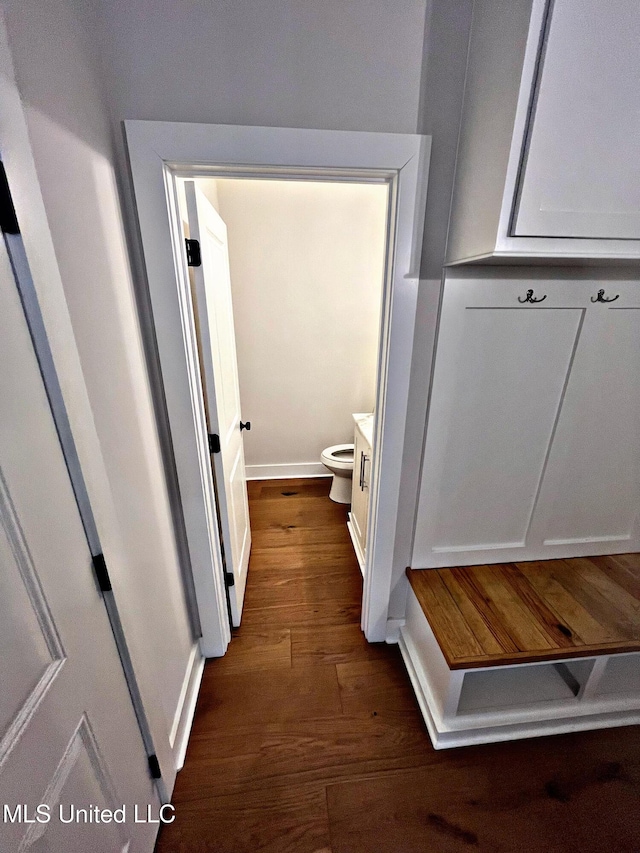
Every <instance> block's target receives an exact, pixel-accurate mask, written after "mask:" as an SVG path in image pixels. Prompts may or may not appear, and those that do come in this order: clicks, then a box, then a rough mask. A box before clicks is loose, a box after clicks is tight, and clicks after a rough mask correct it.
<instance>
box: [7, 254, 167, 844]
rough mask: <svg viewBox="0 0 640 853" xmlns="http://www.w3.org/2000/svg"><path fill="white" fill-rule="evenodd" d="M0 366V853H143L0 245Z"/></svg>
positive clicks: (144, 830) (137, 783)
mask: <svg viewBox="0 0 640 853" xmlns="http://www.w3.org/2000/svg"><path fill="white" fill-rule="evenodd" d="M0 364H2V369H1V370H0V411H1V412H2V417H1V418H0V808H1V809H2V810H3V812H2V814H0V849H1V850H2V851H3V853H14V852H16V851H23V850H27V849H28V850H30V851H38V853H40V851H42V853H45V851H58V850H60V851H62V850H64V851H65V853H86V851H88V850H96V851H97V850H104V851H113V853H124V851H128V853H150V851H151V850H152V848H153V843H154V836H155V831H156V829H157V826H156V827H154V826H153V825H149V824H136V823H134V821H133V817H134V815H133V809H134V806H135V805H136V804H138V806H139V807H141V813H142V814H146V805H145V804H151V805H152V807H153V810H154V812H155V813H157V807H158V796H157V793H156V790H155V787H154V784H153V782H152V780H151V778H150V774H149V770H148V766H147V756H146V753H145V749H144V746H143V742H142V738H141V735H140V730H139V728H138V724H137V721H136V718H135V714H134V711H133V707H132V704H131V700H130V697H129V691H128V689H127V684H126V681H125V677H124V673H123V671H122V667H121V664H120V659H119V656H118V652H117V649H116V644H115V640H114V638H113V634H112V632H111V627H110V625H109V620H108V617H107V612H106V609H105V605H104V601H103V599H102V595H101V593H100V591H99V589H98V586H97V583H96V580H95V577H94V572H93V568H92V560H91V554H90V551H89V548H88V545H87V540H86V538H85V533H84V530H83V527H82V523H81V520H80V514H79V512H78V508H77V505H76V502H75V497H74V494H73V491H72V487H71V482H70V479H69V476H68V472H67V468H66V465H65V460H64V456H63V454H62V450H61V447H60V444H59V441H58V436H57V433H56V428H55V425H54V422H53V417H52V414H51V410H50V408H49V403H48V400H47V396H46V392H45V389H44V384H43V382H42V378H41V374H40V370H39V367H38V363H37V360H36V356H35V352H34V349H33V347H32V343H31V338H30V335H29V330H28V327H27V323H26V319H25V316H24V313H23V311H22V306H21V304H20V299H19V295H18V290H17V286H16V283H15V280H14V278H13V273H12V270H11V267H10V265H9V258H8V256H7V252H6V248H5V244H4V242H3V241H2V240H1V239H0ZM123 804H125V806H126V809H127V822H126V823H113V822H112V823H109V824H106V823H105V824H103V823H100V824H96V823H95V822H94V823H84V822H81V823H75V822H74V823H63V822H61V820H60V816H59V807H60V806H62V807H63V817H64V818H68V817H69V806H70V805H73V806H75V807H77V808H88V807H90V806H96V807H98V808H99V809H115V808H121V807H122V805H123ZM18 805H20V807H21V808H20V809H19V810H18V811H16V807H17V806H18ZM38 805H42V806H46V807H48V808H49V810H50V811H47V809H42V810H41V812H40V820H42V821H43V822H38V820H37V819H36V820H35V821H34V818H35V817H36V816H35V814H34V810H35V808H36V806H38ZM7 808H8V811H7V810H6V809H7ZM24 809H26V810H27V811H26V813H25V811H24ZM47 816H50V820H49V822H44V821H45V820H46V817H47ZM28 821H31V822H28Z"/></svg>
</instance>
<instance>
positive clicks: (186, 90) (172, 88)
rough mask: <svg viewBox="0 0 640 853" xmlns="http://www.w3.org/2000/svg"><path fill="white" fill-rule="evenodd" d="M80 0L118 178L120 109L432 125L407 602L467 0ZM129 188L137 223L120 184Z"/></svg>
mask: <svg viewBox="0 0 640 853" xmlns="http://www.w3.org/2000/svg"><path fill="white" fill-rule="evenodd" d="M14 2H16V3H17V2H18V0H14ZM77 2H82V3H83V4H84V5H85V6H86V8H87V10H88V11H89V13H90V14H91V15H94V16H95V20H94V21H92V26H91V31H92V36H93V38H92V43H91V50H92V52H93V54H94V56H95V57H96V59H97V60H99V61H100V62H101V64H102V69H101V73H102V77H103V79H104V82H105V94H106V96H107V106H108V107H109V109H110V112H111V118H112V122H113V126H114V129H115V133H116V143H117V150H118V155H119V176H120V179H121V180H123V181H124V183H125V185H126V184H127V182H128V179H127V171H126V165H125V162H124V157H123V150H122V134H121V129H120V122H121V120H122V119H124V118H136V119H164V120H168V121H194V122H215V123H220V122H227V123H231V124H233V123H237V124H256V125H260V124H263V125H275V126H298V127H317V128H327V129H338V130H340V129H344V130H379V131H395V132H401V133H414V132H416V130H417V131H418V132H422V133H431V134H432V135H433V145H432V155H431V175H430V179H429V194H428V197H427V215H426V221H425V251H424V254H423V276H424V277H425V279H428V281H425V282H421V286H420V293H419V306H418V310H419V317H418V324H417V327H416V344H417V347H416V351H415V358H414V366H413V375H412V391H411V394H410V407H409V422H408V425H407V436H406V443H405V447H406V464H405V465H404V468H403V487H402V495H403V504H402V506H401V513H400V518H399V521H400V524H399V528H398V535H397V548H396V557H395V558H394V571H395V575H394V582H393V585H392V602H393V612H394V613H397V614H401V613H402V612H403V609H404V592H405V587H406V584H405V580H404V574H403V572H404V567H405V566H406V565H408V562H409V558H410V552H411V536H412V529H413V519H414V511H415V503H416V499H417V488H418V482H417V472H418V468H419V466H418V462H419V458H420V453H421V446H422V433H423V428H424V417H425V411H426V400H427V389H428V383H429V375H430V358H431V351H432V344H433V334H434V328H435V317H436V315H437V306H438V299H439V275H440V266H441V263H442V258H443V255H444V245H445V241H446V222H447V219H448V211H449V200H450V192H451V176H452V173H453V166H454V163H455V151H456V142H457V133H458V122H459V113H460V105H461V99H462V91H463V82H464V69H465V63H466V46H467V36H468V28H469V22H470V17H471V9H472V5H473V0H397V2H394V3H389V2H387V0H349V2H344V0H327V2H323V3H310V2H308V0H260V2H257V0H236V2H229V0H224V2H221V3H216V4H212V3H211V2H210V0H182V2H180V3H175V2H174V0H109V2H106V0H77ZM23 5H24V7H25V11H24V14H25V15H26V14H27V7H28V6H30V5H31V3H25V4H23ZM63 36H65V33H63ZM60 43H64V38H63V40H62V42H60ZM124 197H125V200H126V205H127V212H128V215H129V217H130V218H129V221H130V223H133V217H132V216H131V197H130V192H129V190H128V187H127V188H126V189H125V195H124ZM130 230H131V234H132V236H131V240H130V250H131V251H132V252H133V255H134V256H138V257H139V246H138V245H137V243H136V239H135V229H134V228H133V227H132V228H131V229H130ZM140 293H141V294H143V293H144V287H143V286H141V288H140ZM144 322H145V324H146V325H148V321H147V320H144Z"/></svg>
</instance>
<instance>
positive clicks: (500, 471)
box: [412, 273, 640, 568]
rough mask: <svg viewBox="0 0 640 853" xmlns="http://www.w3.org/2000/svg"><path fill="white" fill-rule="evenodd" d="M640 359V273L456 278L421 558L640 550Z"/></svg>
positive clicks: (438, 366) (452, 560)
mask: <svg viewBox="0 0 640 853" xmlns="http://www.w3.org/2000/svg"><path fill="white" fill-rule="evenodd" d="M530 291H532V298H534V299H541V298H542V297H543V296H544V297H545V298H544V299H543V300H542V301H541V302H537V303H533V304H532V303H521V302H519V301H518V300H519V299H523V298H524V294H526V293H528V292H530ZM599 294H600V297H599ZM602 300H611V301H602ZM639 364H640V284H639V283H638V282H632V281H629V280H628V279H627V280H624V279H621V278H619V279H618V280H615V279H611V280H607V281H604V280H600V281H587V280H585V279H584V278H583V279H579V278H578V279H576V280H567V279H565V280H564V281H562V280H559V279H556V280H553V281H547V282H544V281H541V280H540V279H538V280H533V279H532V280H530V281H527V280H526V279H524V278H522V277H520V278H516V279H513V280H509V279H505V278H502V279H500V278H497V279H493V280H492V279H484V280H483V279H478V278H474V275H473V274H472V273H469V274H467V275H466V276H465V275H464V274H462V275H460V276H459V277H457V278H455V279H453V278H449V279H448V280H447V281H446V283H445V287H444V298H443V306H442V312H441V318H440V327H439V335H438V347H437V353H436V361H435V371H434V378H433V386H432V392H431V403H430V410H429V417H428V423H427V431H426V439H425V449H424V458H423V468H422V476H421V489H420V498H419V505H418V513H417V522H416V534H415V540H414V553H413V559H412V566H413V567H414V568H430V567H436V566H453V565H473V564H483V563H496V562H508V561H512V560H540V559H552V558H562V557H579V556H588V555H595V554H614V553H622V552H627V551H629V552H634V551H638V550H640V453H639V448H640V371H639V370H638V365H639Z"/></svg>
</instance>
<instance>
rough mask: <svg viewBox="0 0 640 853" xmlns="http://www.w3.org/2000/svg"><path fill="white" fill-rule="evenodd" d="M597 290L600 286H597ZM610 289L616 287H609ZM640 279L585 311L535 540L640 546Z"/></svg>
mask: <svg viewBox="0 0 640 853" xmlns="http://www.w3.org/2000/svg"><path fill="white" fill-rule="evenodd" d="M592 290H593V294H594V295H595V294H596V293H597V291H598V287H597V286H596V285H594V286H593V288H592ZM607 291H609V288H607ZM639 291H640V286H639V285H629V284H627V285H626V286H624V285H623V286H620V285H617V286H616V285H612V287H611V295H615V294H619V298H618V299H617V300H616V301H615V302H613V303H609V304H600V303H596V304H594V305H593V306H592V307H590V309H589V310H588V311H587V312H586V316H585V322H584V328H583V331H582V335H581V342H580V346H579V347H578V349H577V351H576V356H575V360H574V364H573V368H572V371H571V381H570V382H569V385H568V387H567V393H566V396H565V400H564V405H563V407H562V414H561V417H560V419H559V422H558V428H557V431H556V435H555V439H554V443H553V448H552V451H551V454H550V457H549V462H548V466H547V473H546V475H545V479H544V483H543V487H542V490H541V493H540V499H539V505H538V510H537V512H536V523H535V526H534V528H533V529H532V531H531V545H532V546H535V545H536V544H537V543H541V544H543V545H545V546H547V547H549V548H553V547H554V546H557V545H571V544H576V545H582V544H584V543H590V542H591V543H598V542H601V543H603V544H604V545H605V548H606V543H607V542H609V543H611V545H612V546H617V550H620V549H621V548H622V549H625V550H629V551H635V550H637V547H638V514H639V512H640V372H639V365H640V292H639Z"/></svg>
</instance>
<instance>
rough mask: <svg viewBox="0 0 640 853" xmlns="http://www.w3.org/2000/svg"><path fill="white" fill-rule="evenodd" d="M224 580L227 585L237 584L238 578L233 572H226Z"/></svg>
mask: <svg viewBox="0 0 640 853" xmlns="http://www.w3.org/2000/svg"><path fill="white" fill-rule="evenodd" d="M224 582H225V585H226V586H228V587H229V586H235V585H236V579H235V578H234V576H233V572H225V573H224Z"/></svg>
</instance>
